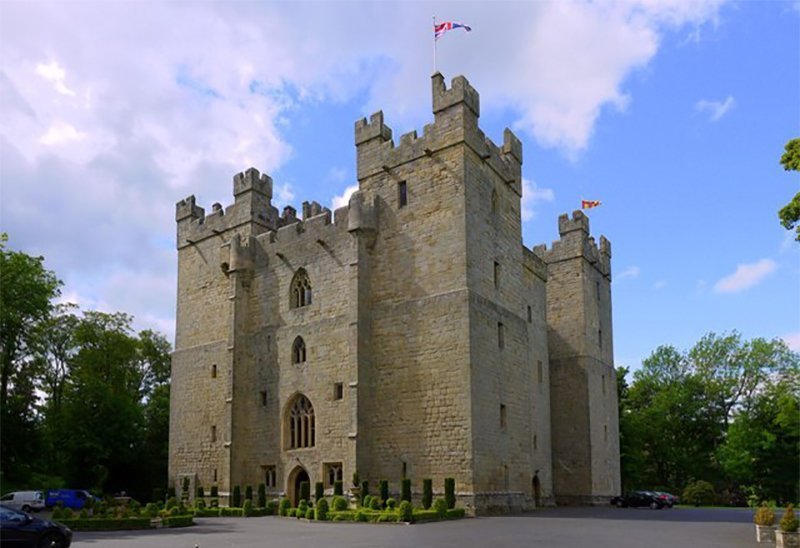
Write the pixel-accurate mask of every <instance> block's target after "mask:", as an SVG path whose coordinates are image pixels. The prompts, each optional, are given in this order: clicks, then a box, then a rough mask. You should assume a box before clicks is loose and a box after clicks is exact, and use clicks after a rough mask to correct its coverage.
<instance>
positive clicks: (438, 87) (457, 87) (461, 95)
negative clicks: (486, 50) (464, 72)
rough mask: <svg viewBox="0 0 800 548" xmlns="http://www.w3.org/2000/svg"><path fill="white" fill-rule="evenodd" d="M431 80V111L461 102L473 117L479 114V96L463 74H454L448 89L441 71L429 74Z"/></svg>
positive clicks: (438, 110) (440, 109) (436, 111)
mask: <svg viewBox="0 0 800 548" xmlns="http://www.w3.org/2000/svg"><path fill="white" fill-rule="evenodd" d="M431 79H432V80H433V113H434V114H438V113H439V112H441V111H443V110H446V109H448V108H450V107H452V106H455V105H461V104H463V105H464V106H465V107H466V108H468V109H469V110H470V111H471V112H472V113H473V114H474V115H475V117H476V118H477V117H479V116H480V115H481V98H480V95H479V94H478V92H477V91H476V90H475V88H474V87H472V86H471V85H470V83H469V81H468V80H467V79H466V78H465V77H464V76H456V77H455V78H453V80H452V82H451V83H450V89H447V87H446V86H445V84H444V76H442V73H441V72H436V73H434V75H433V76H431Z"/></svg>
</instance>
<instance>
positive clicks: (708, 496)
mask: <svg viewBox="0 0 800 548" xmlns="http://www.w3.org/2000/svg"><path fill="white" fill-rule="evenodd" d="M682 498H683V500H684V501H686V502H688V503H689V504H694V505H695V506H700V505H701V504H713V503H714V501H715V500H716V498H717V495H716V493H715V492H714V486H713V485H711V484H710V483H708V482H707V481H703V480H697V481H695V482H693V483H690V484H689V485H687V486H686V488H685V489H684V490H683V497H682Z"/></svg>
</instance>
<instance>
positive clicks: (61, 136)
mask: <svg viewBox="0 0 800 548" xmlns="http://www.w3.org/2000/svg"><path fill="white" fill-rule="evenodd" d="M85 138H86V134H85V133H83V132H80V131H78V130H77V129H75V128H74V127H73V126H71V125H70V124H67V123H66V122H62V121H60V120H56V121H55V122H53V125H51V126H50V127H49V128H48V129H47V133H45V134H44V135H42V136H41V137H40V138H39V142H40V143H42V144H43V145H62V144H64V143H69V142H70V141H82V140H83V139H85Z"/></svg>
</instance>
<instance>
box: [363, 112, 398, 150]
mask: <svg viewBox="0 0 800 548" xmlns="http://www.w3.org/2000/svg"><path fill="white" fill-rule="evenodd" d="M355 135H356V146H358V145H361V144H363V143H366V142H368V141H371V140H372V139H377V138H380V140H381V142H384V141H391V140H392V128H390V127H389V126H387V125H385V124H384V123H383V111H382V110H379V111H378V112H375V113H374V114H372V115H371V116H370V117H369V122H367V119H366V118H362V119H361V120H358V121H357V122H356V130H355Z"/></svg>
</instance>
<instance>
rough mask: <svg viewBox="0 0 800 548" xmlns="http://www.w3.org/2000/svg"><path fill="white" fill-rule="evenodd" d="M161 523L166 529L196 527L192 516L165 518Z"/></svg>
mask: <svg viewBox="0 0 800 548" xmlns="http://www.w3.org/2000/svg"><path fill="white" fill-rule="evenodd" d="M161 523H163V524H164V527H189V526H190V525H194V518H193V517H192V516H174V517H168V518H164V519H163V520H162V521H161Z"/></svg>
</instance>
